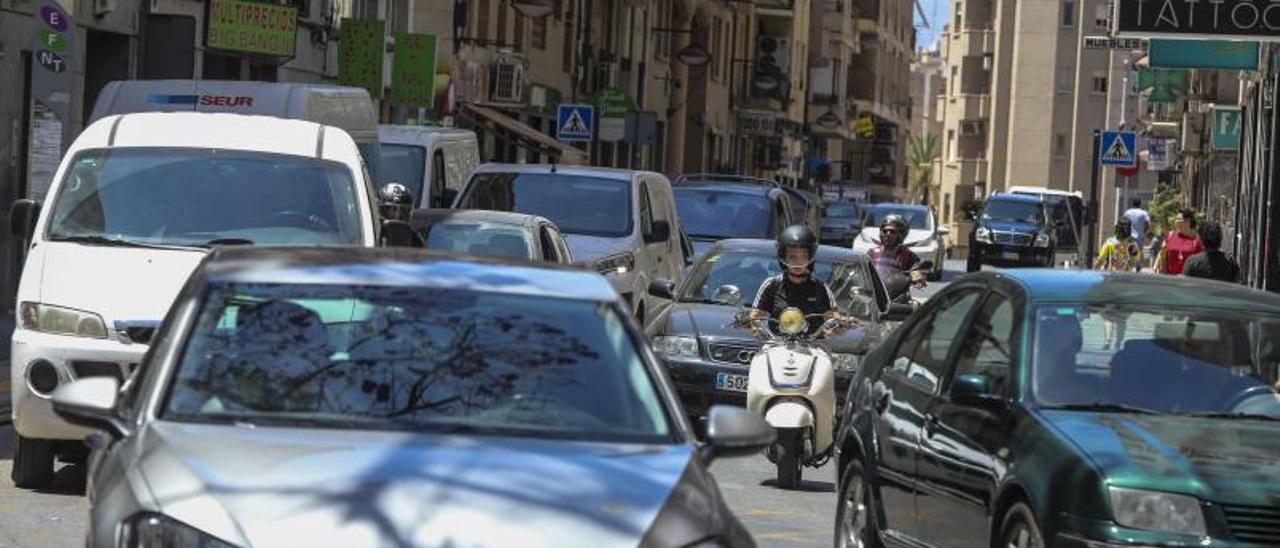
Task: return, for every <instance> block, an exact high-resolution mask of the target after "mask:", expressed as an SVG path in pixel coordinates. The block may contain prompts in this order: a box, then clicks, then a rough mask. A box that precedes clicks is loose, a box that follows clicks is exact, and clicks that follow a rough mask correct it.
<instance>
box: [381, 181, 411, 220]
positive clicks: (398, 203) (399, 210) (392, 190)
mask: <svg viewBox="0 0 1280 548" xmlns="http://www.w3.org/2000/svg"><path fill="white" fill-rule="evenodd" d="M378 199H379V202H380V203H379V205H378V211H379V213H381V214H382V218H383V219H395V220H398V221H405V222H408V221H409V217H410V215H412V213H413V193H412V192H409V187H407V186H404V185H402V184H400V183H388V184H387V185H386V186H383V187H382V188H380V189H378Z"/></svg>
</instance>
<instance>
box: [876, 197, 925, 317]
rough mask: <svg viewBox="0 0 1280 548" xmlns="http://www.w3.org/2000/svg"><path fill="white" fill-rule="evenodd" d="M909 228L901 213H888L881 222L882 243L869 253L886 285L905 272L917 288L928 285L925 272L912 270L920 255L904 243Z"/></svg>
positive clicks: (918, 262) (918, 261)
mask: <svg viewBox="0 0 1280 548" xmlns="http://www.w3.org/2000/svg"><path fill="white" fill-rule="evenodd" d="M907 230H909V229H908V225H907V220H906V219H903V218H902V216H901V215H895V214H891V215H886V216H885V217H884V220H883V221H881V222H880V245H878V246H876V247H873V248H871V251H870V252H868V255H869V256H870V258H871V263H872V264H873V265H875V267H876V271H877V272H879V273H880V278H881V279H882V280H884V282H885V284H886V285H889V284H890V281H891V280H892V278H893V277H894V276H899V275H903V274H904V273H905V274H906V275H907V276H908V277H909V278H910V282H911V285H913V286H915V287H917V288H919V287H924V286H926V285H928V284H927V283H926V282H925V279H924V273H923V272H920V271H918V270H912V269H913V268H915V267H916V266H917V265H919V264H920V257H919V256H918V255H916V254H915V253H914V252H912V251H911V250H910V249H908V248H907V246H905V245H902V241H903V239H904V238H906V236H907ZM904 291H905V289H904ZM890 297H891V298H893V297H897V295H890Z"/></svg>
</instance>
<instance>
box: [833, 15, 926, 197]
mask: <svg viewBox="0 0 1280 548" xmlns="http://www.w3.org/2000/svg"><path fill="white" fill-rule="evenodd" d="M913 9H914V3H913V2H912V1H911V0H855V1H854V10H855V11H856V13H857V14H858V33H859V37H860V39H861V48H860V50H859V53H858V54H857V55H855V56H854V58H853V62H852V63H851V65H850V68H849V74H848V79H849V83H848V86H849V92H850V95H851V96H852V97H853V100H854V104H855V105H856V106H857V110H858V117H859V121H858V124H859V125H860V126H861V127H862V128H864V129H867V130H868V131H865V132H863V133H862V134H861V135H860V136H859V139H858V140H857V141H856V142H855V146H854V148H855V152H854V169H853V174H854V179H855V180H859V181H866V182H867V183H868V184H869V187H868V189H869V191H870V195H871V199H872V200H873V201H892V200H895V199H897V198H899V197H900V196H901V195H902V194H903V193H904V192H905V190H906V185H907V176H908V174H907V172H906V169H904V165H905V164H904V156H905V149H906V141H907V135H906V133H907V124H908V123H909V122H910V119H911V108H912V103H911V96H910V74H911V61H912V60H913V59H914V58H915V43H916V32H915V26H914V25H913V24H912V13H913V11H912V10H913Z"/></svg>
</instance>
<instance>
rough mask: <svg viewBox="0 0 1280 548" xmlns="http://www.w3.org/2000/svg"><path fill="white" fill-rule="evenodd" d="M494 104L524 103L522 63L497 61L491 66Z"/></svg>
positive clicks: (508, 60) (509, 60) (507, 60)
mask: <svg viewBox="0 0 1280 548" xmlns="http://www.w3.org/2000/svg"><path fill="white" fill-rule="evenodd" d="M491 99H492V100H493V102H495V103H522V102H524V63H522V62H520V61H518V60H515V59H499V60H498V62H496V63H494V65H493V96H492V97H491Z"/></svg>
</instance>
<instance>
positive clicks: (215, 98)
mask: <svg viewBox="0 0 1280 548" xmlns="http://www.w3.org/2000/svg"><path fill="white" fill-rule="evenodd" d="M147 102H148V103H159V104H162V105H197V104H198V105H200V106H204V107H252V106H253V97H251V96H248V95H148V96H147Z"/></svg>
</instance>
